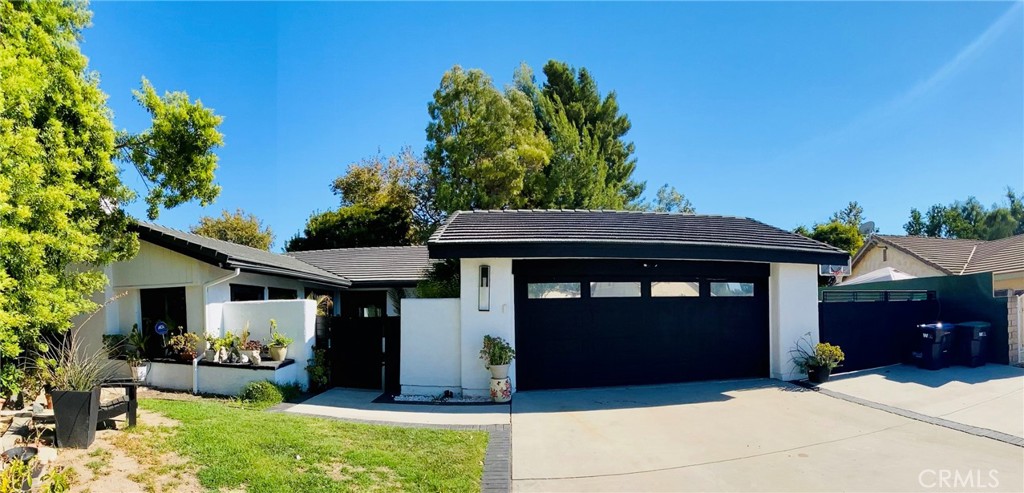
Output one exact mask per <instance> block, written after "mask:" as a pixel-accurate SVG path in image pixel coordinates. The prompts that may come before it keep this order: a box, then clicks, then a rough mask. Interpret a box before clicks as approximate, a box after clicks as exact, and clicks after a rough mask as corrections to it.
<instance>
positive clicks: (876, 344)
mask: <svg viewBox="0 0 1024 493" xmlns="http://www.w3.org/2000/svg"><path fill="white" fill-rule="evenodd" d="M940 313H941V312H940V310H939V302H938V300H936V298H935V292H934V291H882V290H874V291H867V290H865V291H825V292H824V293H822V301H821V303H819V304H818V328H819V329H818V331H819V337H820V339H821V341H822V342H829V343H832V344H837V345H839V347H841V348H842V349H843V352H844V353H845V354H846V360H845V361H844V362H843V364H842V366H840V367H838V368H836V369H835V370H833V372H834V373H839V372H847V371H855V370H864V369H867V368H877V367H879V366H886V365H893V364H896V363H900V362H907V361H909V360H910V352H911V350H912V349H913V344H914V343H915V342H917V340H918V338H917V337H916V336H917V333H916V332H914V327H915V326H916V325H917V324H922V323H930V322H935V321H937V320H939V318H938V317H939V315H940Z"/></svg>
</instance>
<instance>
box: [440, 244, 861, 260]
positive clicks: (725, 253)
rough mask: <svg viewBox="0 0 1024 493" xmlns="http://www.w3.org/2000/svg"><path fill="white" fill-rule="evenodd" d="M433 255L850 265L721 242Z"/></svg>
mask: <svg viewBox="0 0 1024 493" xmlns="http://www.w3.org/2000/svg"><path fill="white" fill-rule="evenodd" d="M427 251H428V252H429V254H430V258H433V259H444V258H663V259H688V260H733V261H748V262H780V263H796V264H832V265H838V264H846V263H847V262H849V260H850V255H849V254H848V253H846V252H839V251H835V252H830V251H824V250H822V251H814V250H799V249H787V248H766V247H750V246H735V245H720V244H667V243H611V242H604V243H602V242H504V243H492V242H457V243H456V242H434V243H428V245H427Z"/></svg>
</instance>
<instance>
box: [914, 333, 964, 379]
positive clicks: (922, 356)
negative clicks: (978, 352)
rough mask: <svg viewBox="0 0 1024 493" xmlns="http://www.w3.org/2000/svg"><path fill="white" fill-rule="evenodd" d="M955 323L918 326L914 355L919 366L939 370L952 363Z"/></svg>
mask: <svg viewBox="0 0 1024 493" xmlns="http://www.w3.org/2000/svg"><path fill="white" fill-rule="evenodd" d="M955 327H956V326H955V325H954V324H944V323H942V322H936V323H933V324H921V325H918V326H917V331H916V332H917V334H916V338H917V342H916V343H914V349H913V353H912V356H913V357H914V361H915V362H916V363H917V366H918V367H920V368H924V369H926V370H939V369H942V368H946V367H948V366H949V365H950V356H951V355H950V351H951V350H952V349H953V330H954V328H955Z"/></svg>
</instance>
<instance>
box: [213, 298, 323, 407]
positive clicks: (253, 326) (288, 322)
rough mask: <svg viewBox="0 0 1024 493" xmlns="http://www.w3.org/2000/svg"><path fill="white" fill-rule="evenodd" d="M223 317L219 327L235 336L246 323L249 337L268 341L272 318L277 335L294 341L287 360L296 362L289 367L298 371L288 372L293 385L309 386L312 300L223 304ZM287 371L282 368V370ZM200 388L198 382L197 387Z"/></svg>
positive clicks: (313, 331)
mask: <svg viewBox="0 0 1024 493" xmlns="http://www.w3.org/2000/svg"><path fill="white" fill-rule="evenodd" d="M222 314H223V320H222V323H221V326H222V327H224V328H226V329H227V330H228V331H230V332H234V333H235V334H241V332H242V329H243V328H244V327H245V324H246V322H248V323H249V338H250V339H259V340H266V339H269V338H270V319H272V318H273V319H275V320H276V321H277V330H278V332H280V333H281V334H283V335H285V336H288V337H291V338H292V339H294V342H292V345H291V346H289V347H288V359H293V360H295V363H294V364H293V365H292V366H296V367H297V368H299V369H301V371H297V372H296V371H295V370H288V371H289V372H294V375H295V379H294V381H295V382H297V383H298V384H300V385H302V386H303V387H307V386H309V376H308V374H307V373H306V371H305V370H304V368H305V366H306V360H307V359H309V358H311V357H313V342H314V339H315V334H316V302H314V301H312V300H271V301H236V302H228V303H224V305H223V307H222ZM288 368H290V367H288ZM286 369H287V368H286ZM286 369H282V371H285V370H286ZM253 371H256V370H253ZM268 377H269V375H268ZM268 377H264V378H268ZM202 385H203V384H202V382H200V387H202Z"/></svg>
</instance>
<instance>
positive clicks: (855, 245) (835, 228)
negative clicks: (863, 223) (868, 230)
mask: <svg viewBox="0 0 1024 493" xmlns="http://www.w3.org/2000/svg"><path fill="white" fill-rule="evenodd" d="M808 237H809V238H811V239H814V240H818V241H820V242H822V243H828V244H829V245H832V246H834V247H836V248H839V249H842V250H846V251H847V252H850V255H853V254H855V253H857V250H860V247H862V246H864V238H863V237H862V236H861V234H860V231H858V230H857V227H856V226H854V225H852V224H848V223H843V222H839V221H831V222H828V223H825V224H816V225H815V226H814V229H813V230H812V231H811V234H810V235H808Z"/></svg>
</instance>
